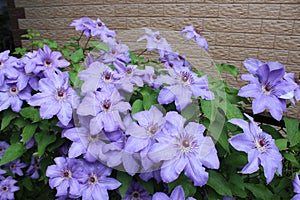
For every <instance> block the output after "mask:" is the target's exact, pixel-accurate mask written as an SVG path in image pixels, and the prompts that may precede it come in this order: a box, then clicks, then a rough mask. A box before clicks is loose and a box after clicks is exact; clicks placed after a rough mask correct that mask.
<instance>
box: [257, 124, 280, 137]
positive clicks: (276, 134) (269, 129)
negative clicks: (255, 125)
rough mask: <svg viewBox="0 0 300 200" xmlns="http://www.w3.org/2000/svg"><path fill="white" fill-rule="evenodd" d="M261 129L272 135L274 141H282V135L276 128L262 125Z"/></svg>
mask: <svg viewBox="0 0 300 200" xmlns="http://www.w3.org/2000/svg"><path fill="white" fill-rule="evenodd" d="M260 128H261V129H262V130H263V131H264V132H266V133H269V134H270V135H272V138H274V139H281V138H282V135H281V133H280V132H279V131H277V130H276V129H275V128H274V127H272V126H269V125H261V126H260Z"/></svg>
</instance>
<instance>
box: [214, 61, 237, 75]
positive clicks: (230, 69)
mask: <svg viewBox="0 0 300 200" xmlns="http://www.w3.org/2000/svg"><path fill="white" fill-rule="evenodd" d="M216 67H217V69H218V71H219V73H220V74H221V73H222V72H223V71H228V72H229V74H231V75H232V76H234V77H237V76H238V75H239V70H238V68H237V67H235V66H234V65H229V64H221V65H218V64H216Z"/></svg>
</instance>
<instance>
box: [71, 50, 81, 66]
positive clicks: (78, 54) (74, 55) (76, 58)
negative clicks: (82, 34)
mask: <svg viewBox="0 0 300 200" xmlns="http://www.w3.org/2000/svg"><path fill="white" fill-rule="evenodd" d="M83 58H84V54H83V50H82V49H78V50H77V51H75V52H74V53H72V55H71V60H72V61H73V62H74V63H78V62H79V61H81V60H82V59H83Z"/></svg>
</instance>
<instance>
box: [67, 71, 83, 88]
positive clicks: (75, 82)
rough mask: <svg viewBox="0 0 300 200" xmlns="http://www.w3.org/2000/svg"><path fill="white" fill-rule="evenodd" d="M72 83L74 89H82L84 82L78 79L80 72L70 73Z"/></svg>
mask: <svg viewBox="0 0 300 200" xmlns="http://www.w3.org/2000/svg"><path fill="white" fill-rule="evenodd" d="M69 76H70V82H71V84H72V85H73V87H74V88H80V87H81V85H82V84H83V81H82V80H80V78H79V77H78V72H74V71H69Z"/></svg>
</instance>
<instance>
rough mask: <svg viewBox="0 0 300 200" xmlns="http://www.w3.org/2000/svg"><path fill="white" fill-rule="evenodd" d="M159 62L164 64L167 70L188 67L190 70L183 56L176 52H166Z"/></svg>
mask: <svg viewBox="0 0 300 200" xmlns="http://www.w3.org/2000/svg"><path fill="white" fill-rule="evenodd" d="M160 62H162V63H165V66H166V67H167V68H176V67H177V68H178V67H188V68H189V69H191V65H190V63H189V62H188V61H187V60H186V58H185V56H182V55H180V54H179V53H177V52H166V53H165V54H164V57H163V58H160Z"/></svg>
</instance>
